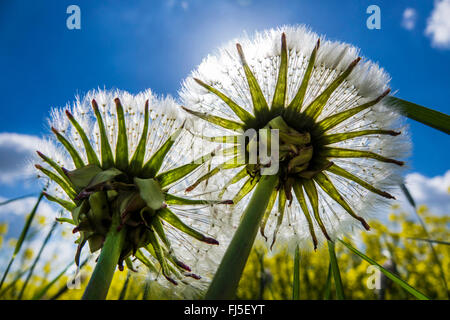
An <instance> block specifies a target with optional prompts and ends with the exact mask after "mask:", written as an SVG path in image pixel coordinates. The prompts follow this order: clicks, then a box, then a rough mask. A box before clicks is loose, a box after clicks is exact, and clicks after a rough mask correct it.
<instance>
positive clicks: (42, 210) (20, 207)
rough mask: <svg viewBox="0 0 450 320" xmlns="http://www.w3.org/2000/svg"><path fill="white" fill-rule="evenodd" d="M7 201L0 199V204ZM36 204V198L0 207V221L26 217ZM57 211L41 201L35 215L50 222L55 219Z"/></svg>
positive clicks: (28, 198)
mask: <svg viewBox="0 0 450 320" xmlns="http://www.w3.org/2000/svg"><path fill="white" fill-rule="evenodd" d="M7 200H8V199H6V198H3V197H0V203H1V202H3V201H7ZM36 202H37V198H36V197H27V198H24V199H20V200H17V201H13V202H10V203H8V204H5V205H3V206H0V221H2V220H5V219H6V218H7V216H11V215H15V216H26V215H27V214H29V213H30V212H31V210H32V209H33V207H34V205H35V204H36ZM57 212H58V211H57V209H55V207H54V206H53V205H51V204H50V203H49V202H47V201H41V203H40V204H39V207H38V210H37V212H36V215H38V216H44V217H46V218H47V219H50V220H51V221H52V220H54V219H55V218H56V217H57Z"/></svg>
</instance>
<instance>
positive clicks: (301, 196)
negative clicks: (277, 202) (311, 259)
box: [293, 180, 325, 250]
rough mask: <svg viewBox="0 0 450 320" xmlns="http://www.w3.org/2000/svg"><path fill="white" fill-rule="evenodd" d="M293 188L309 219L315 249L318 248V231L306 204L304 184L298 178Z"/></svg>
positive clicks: (307, 219)
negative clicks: (315, 229) (316, 231)
mask: <svg viewBox="0 0 450 320" xmlns="http://www.w3.org/2000/svg"><path fill="white" fill-rule="evenodd" d="M293 189H294V193H295V197H296V198H297V200H298V203H299V204H300V207H301V208H302V211H303V214H304V215H305V217H306V221H308V228H309V233H310V234H311V238H312V240H313V244H314V250H316V249H317V244H318V242H317V238H316V233H315V231H314V224H313V221H312V218H311V215H310V214H309V210H308V206H307V204H306V200H305V196H304V194H303V186H302V184H301V182H299V181H298V180H297V181H295V183H294V185H293ZM311 196H312V197H314V192H312V193H311ZM321 228H322V227H321ZM323 229H325V227H324V226H323Z"/></svg>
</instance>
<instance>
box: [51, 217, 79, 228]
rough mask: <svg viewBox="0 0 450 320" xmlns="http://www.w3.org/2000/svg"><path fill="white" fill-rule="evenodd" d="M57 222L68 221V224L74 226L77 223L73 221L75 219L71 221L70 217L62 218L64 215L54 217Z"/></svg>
mask: <svg viewBox="0 0 450 320" xmlns="http://www.w3.org/2000/svg"><path fill="white" fill-rule="evenodd" d="M55 220H56V221H57V222H59V223H64V222H65V223H69V224H71V225H74V226H76V225H77V224H76V223H75V221H73V220H72V219H70V218H64V217H59V218H56V219H55Z"/></svg>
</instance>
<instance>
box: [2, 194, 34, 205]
mask: <svg viewBox="0 0 450 320" xmlns="http://www.w3.org/2000/svg"><path fill="white" fill-rule="evenodd" d="M32 196H34V194H33V193H30V194H26V195H24V196H20V197H17V198H13V199H8V200H6V201H3V202H0V206H4V205H7V204H8V203H11V202H14V201H18V200H22V199H25V198H29V197H32Z"/></svg>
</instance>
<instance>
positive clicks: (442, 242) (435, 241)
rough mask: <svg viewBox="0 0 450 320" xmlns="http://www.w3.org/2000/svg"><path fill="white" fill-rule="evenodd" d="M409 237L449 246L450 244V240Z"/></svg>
mask: <svg viewBox="0 0 450 320" xmlns="http://www.w3.org/2000/svg"><path fill="white" fill-rule="evenodd" d="M408 239H411V240H417V241H426V242H431V243H437V244H444V245H447V246H449V245H450V242H447V241H442V240H431V239H421V238H408Z"/></svg>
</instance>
